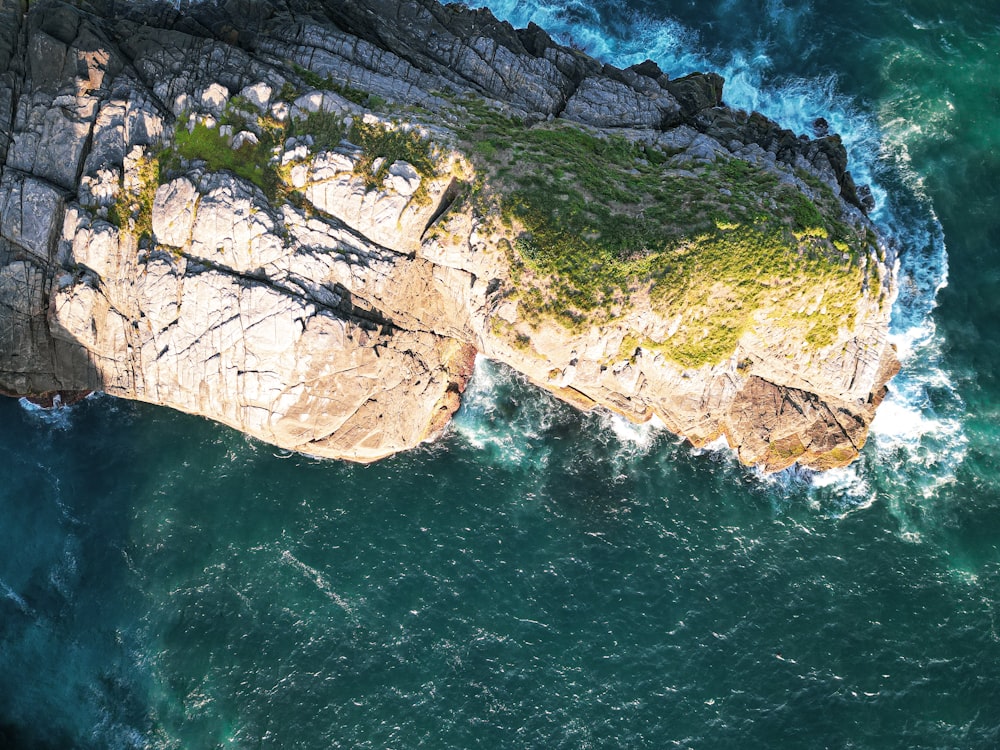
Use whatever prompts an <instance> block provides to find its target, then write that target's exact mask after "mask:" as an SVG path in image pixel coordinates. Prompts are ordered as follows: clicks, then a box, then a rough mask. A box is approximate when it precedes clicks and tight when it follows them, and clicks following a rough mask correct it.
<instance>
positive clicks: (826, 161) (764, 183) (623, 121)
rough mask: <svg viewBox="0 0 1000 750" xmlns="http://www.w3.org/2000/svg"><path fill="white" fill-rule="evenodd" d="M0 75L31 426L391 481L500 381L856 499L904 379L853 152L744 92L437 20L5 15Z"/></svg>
mask: <svg viewBox="0 0 1000 750" xmlns="http://www.w3.org/2000/svg"><path fill="white" fill-rule="evenodd" d="M0 71H2V74H0V389H2V390H3V391H4V392H6V393H10V394H28V395H34V396H43V395H45V394H51V393H53V392H57V391H58V392H81V391H90V390H103V391H106V392H108V393H111V394H114V395H117V396H121V397H124V398H131V399H139V400H143V401H148V402H152V403H157V404H163V405H166V406H170V407H173V408H176V409H180V410H183V411H186V412H191V413H195V414H201V415H204V416H206V417H209V418H211V419H215V420H218V421H220V422H224V423H226V424H228V425H231V426H233V427H235V428H237V429H239V430H243V431H245V432H248V433H250V434H253V435H255V436H257V437H259V438H261V439H263V440H266V441H269V442H271V443H274V444H277V445H280V446H283V447H286V448H290V449H294V450H300V451H305V452H307V453H310V454H315V455H320V456H331V457H337V458H347V459H351V460H356V461H371V460H375V459H378V458H380V457H382V456H386V455H389V454H391V453H394V452H396V451H399V450H404V449H406V448H409V447H412V446H414V445H416V444H418V443H419V442H420V441H422V440H426V439H428V438H432V437H434V436H435V435H437V434H439V433H440V432H441V430H443V429H444V428H445V426H446V425H447V423H448V420H449V418H450V417H451V415H452V414H453V413H454V411H455V410H456V409H457V408H458V405H459V403H460V399H461V394H462V391H463V389H464V387H465V384H466V381H467V380H468V378H469V377H470V375H471V372H472V363H473V360H474V357H475V355H476V353H477V352H478V353H482V354H483V355H485V356H487V357H490V358H493V359H497V360H500V361H503V362H506V363H507V364H509V365H511V366H512V367H514V368H516V369H517V370H519V371H521V372H523V373H525V374H526V375H527V376H528V377H529V378H531V379H532V380H533V381H534V382H536V383H538V384H539V385H540V386H541V387H544V388H547V389H549V390H551V391H552V392H554V393H556V394H557V395H559V396H560V397H562V398H565V399H567V400H569V401H571V402H573V403H575V404H577V405H579V406H581V407H584V408H590V407H593V406H603V407H606V408H609V409H613V410H615V411H617V412H620V413H622V414H624V415H626V416H628V417H629V418H631V419H634V420H637V421H642V420H647V419H650V418H652V417H653V415H657V416H658V417H659V418H660V419H662V420H663V422H664V423H665V424H666V425H667V427H669V428H670V429H671V430H673V431H674V432H676V433H678V434H680V435H684V436H686V437H687V438H689V439H690V440H691V441H692V442H694V443H696V444H701V443H705V442H707V441H710V440H713V439H715V438H717V437H719V436H720V435H724V436H725V437H726V438H727V440H728V441H729V444H730V445H731V446H732V447H733V448H734V449H735V450H736V451H737V452H738V454H739V457H740V459H741V460H743V461H745V462H747V463H757V464H762V465H763V466H764V467H765V468H767V469H780V468H783V467H785V466H788V465H790V464H792V463H794V462H796V461H798V462H800V463H802V464H804V465H808V466H813V467H817V468H827V467H832V466H837V465H842V464H844V463H846V462H848V461H850V460H851V459H852V458H853V457H855V456H856V455H857V451H858V449H859V448H860V447H861V446H862V445H863V443H864V441H865V437H866V434H867V430H868V425H869V423H870V421H871V419H872V416H873V414H874V410H875V408H876V406H877V405H878V403H879V401H880V400H881V398H882V397H883V395H884V393H885V383H886V382H887V380H888V379H889V378H890V377H891V376H892V375H893V374H894V372H895V368H896V367H897V365H896V360H895V357H894V355H893V351H892V349H891V347H890V345H889V344H888V343H887V340H886V335H887V328H888V319H889V309H890V307H891V303H892V300H893V298H894V295H895V280H894V277H893V273H892V265H893V261H894V259H893V257H892V253H891V250H890V249H889V248H888V247H887V245H886V244H885V242H884V241H883V240H882V239H881V238H880V237H879V236H878V234H877V233H876V231H875V230H874V228H873V227H872V226H871V224H870V222H869V221H868V219H867V218H866V216H865V206H864V205H863V204H864V201H863V200H862V198H863V197H864V191H863V190H862V191H859V190H858V189H857V188H856V187H855V185H854V183H853V181H852V179H851V176H850V173H849V172H848V171H847V164H846V161H847V160H846V155H845V152H844V149H843V147H842V146H841V144H840V141H839V139H838V138H837V137H836V136H824V137H817V138H815V139H809V138H806V137H804V136H800V137H796V136H795V135H794V134H793V133H791V132H789V131H787V130H783V129H782V128H781V127H780V126H779V125H777V124H776V123H774V122H771V121H769V120H767V119H766V118H764V117H762V116H760V115H759V114H756V113H750V114H748V113H745V112H741V111H737V110H732V109H730V108H727V107H726V106H725V105H724V104H723V100H724V95H723V81H722V79H721V78H719V77H718V76H716V75H714V74H710V73H709V74H693V75H691V76H687V77H684V78H680V79H670V78H668V77H667V76H666V75H664V74H663V73H662V72H661V71H660V70H659V68H657V66H656V65H655V64H654V63H651V62H647V63H644V64H642V65H638V66H635V67H633V68H630V69H627V70H620V69H617V68H614V67H611V66H608V65H603V64H602V63H600V62H599V61H597V60H594V59H593V58H590V57H588V56H586V55H585V54H583V53H581V52H579V51H577V50H574V49H570V48H567V47H563V46H560V45H558V44H556V43H555V42H553V40H552V39H550V38H549V37H548V36H547V35H546V34H545V32H544V31H542V30H541V29H539V28H537V27H530V28H528V29H521V30H515V29H513V28H512V27H510V26H509V25H507V24H505V23H500V22H498V21H497V20H496V19H494V18H493V16H492V15H490V14H489V13H488V12H486V11H470V10H466V9H464V8H459V7H457V6H441V5H438V4H436V3H435V2H433V0H348V1H347V2H337V3H333V2H330V3H326V4H323V3H321V2H315V1H314V0H279V1H278V2H263V1H262V0H230V1H229V2H225V3H219V4H212V5H208V4H205V5H195V6H192V7H191V8H189V9H186V10H185V12H184V13H183V14H181V13H178V12H177V11H176V10H174V9H173V7H172V6H168V5H154V4H149V3H136V2H130V3H120V2H114V1H113V0H106V1H103V2H102V1H101V0H95V1H94V2H87V0H80V2H77V3H75V4H73V5H69V4H65V3H61V2H58V1H57V0H41V1H40V2H37V3H32V4H31V6H30V9H29V8H28V7H26V5H25V4H24V3H23V2H21V0H0ZM859 196H860V198H859Z"/></svg>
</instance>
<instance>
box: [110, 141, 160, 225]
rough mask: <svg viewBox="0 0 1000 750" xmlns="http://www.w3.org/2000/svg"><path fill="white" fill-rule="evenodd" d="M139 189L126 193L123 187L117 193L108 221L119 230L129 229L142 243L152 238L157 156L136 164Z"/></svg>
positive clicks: (158, 162) (157, 182) (157, 167)
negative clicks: (130, 222) (130, 228)
mask: <svg viewBox="0 0 1000 750" xmlns="http://www.w3.org/2000/svg"><path fill="white" fill-rule="evenodd" d="M136 171H137V173H138V177H139V189H138V191H136V192H134V193H133V192H128V191H126V190H125V189H124V187H123V188H122V189H121V190H119V191H118V198H117V199H116V200H115V203H114V205H112V206H110V207H109V208H108V221H110V222H111V223H112V224H114V225H115V226H116V227H118V228H119V229H129V220H130V219H131V220H132V231H133V232H134V234H135V236H136V239H138V240H139V241H142V240H144V239H148V238H151V237H152V236H153V200H154V199H155V197H156V188H158V187H159V185H160V159H159V157H158V156H143V157H141V158H140V159H139V161H138V163H137V164H136Z"/></svg>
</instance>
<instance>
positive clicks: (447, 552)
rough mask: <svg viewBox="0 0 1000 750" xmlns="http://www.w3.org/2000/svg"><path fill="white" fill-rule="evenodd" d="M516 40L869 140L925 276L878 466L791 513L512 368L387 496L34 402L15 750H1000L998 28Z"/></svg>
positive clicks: (3, 713) (400, 471) (883, 200)
mask: <svg viewBox="0 0 1000 750" xmlns="http://www.w3.org/2000/svg"><path fill="white" fill-rule="evenodd" d="M491 7H492V8H493V9H494V11H495V12H497V13H498V15H501V16H502V17H506V18H509V19H510V20H512V21H513V22H514V23H516V24H518V25H523V24H525V23H527V21H529V20H535V21H536V22H538V23H540V24H542V25H543V26H546V27H547V28H549V29H550V30H552V31H554V32H556V33H557V34H560V35H563V38H565V39H567V40H568V39H570V38H571V39H572V41H573V42H574V43H575V44H578V45H581V46H583V47H585V48H586V49H588V50H589V51H590V52H592V53H594V54H597V55H599V56H601V57H603V58H604V59H607V60H609V61H612V62H615V63H618V64H622V65H625V64H630V63H633V62H638V61H641V60H643V59H645V58H646V57H652V58H653V59H656V60H657V61H658V62H659V63H660V64H661V66H662V67H663V68H664V69H665V70H667V71H668V72H670V73H671V74H674V75H678V74H682V73H684V72H687V71H690V70H693V69H706V68H711V69H716V70H720V71H722V72H723V73H724V74H725V76H726V78H727V88H726V96H725V98H726V100H727V101H728V102H729V103H731V104H735V105H738V106H742V107H746V108H757V109H761V110H762V111H764V112H765V113H767V114H769V115H771V116H774V117H776V118H778V119H780V120H781V121H782V122H784V123H786V124H788V125H789V126H791V127H793V128H796V129H798V130H799V131H801V132H808V128H809V124H810V123H811V122H812V120H813V119H814V118H815V117H817V116H824V117H826V118H827V119H828V120H830V121H831V123H833V125H834V127H835V129H837V130H839V131H840V132H841V133H842V134H843V135H844V137H845V141H846V142H847V143H848V145H849V148H850V150H851V155H852V159H853V160H854V161H853V167H854V172H855V174H856V175H857V176H858V177H859V178H860V179H861V181H872V182H873V184H874V187H875V194H876V196H877V198H878V201H879V207H878V210H877V212H876V218H877V219H878V221H879V222H880V223H882V225H883V226H884V227H885V228H886V229H887V230H889V231H891V232H892V233H894V234H895V236H896V237H897V238H898V239H899V240H900V242H901V244H902V247H903V251H904V252H903V256H902V261H901V263H902V265H901V269H900V273H901V279H902V283H901V286H902V289H903V292H902V293H901V295H900V299H899V302H898V304H897V308H896V310H895V314H894V323H893V331H894V339H895V341H896V343H897V345H898V347H899V349H900V353H901V355H902V356H903V358H904V369H903V372H902V373H901V374H900V376H899V377H898V378H897V379H896V380H895V381H894V391H893V393H892V395H891V396H890V398H889V400H888V401H887V402H886V404H884V405H883V407H882V409H881V411H880V415H879V417H878V419H877V422H876V425H875V429H874V431H873V436H872V439H871V440H870V442H869V444H868V446H867V447H866V449H865V451H864V453H863V455H862V457H861V459H860V460H859V461H858V462H857V463H855V464H854V465H852V466H851V467H849V468H848V469H845V470H840V471H836V472H829V473H827V474H823V475H813V474H809V473H804V472H785V473H783V474H780V475H777V476H773V477H763V476H761V475H759V474H757V473H755V472H754V471H753V470H750V469H745V468H743V467H740V466H738V465H736V464H735V463H734V461H733V460H732V458H731V457H730V456H729V455H728V454H727V453H726V452H725V451H696V450H693V449H691V448H690V447H688V446H685V445H684V444H681V443H679V442H678V441H677V440H676V439H675V438H673V437H671V436H670V435H667V434H664V433H657V432H655V431H651V430H649V429H637V428H635V427H633V426H630V425H626V424H624V423H621V422H619V421H617V420H615V419H612V418H610V417H608V416H604V415H600V414H589V415H585V414H580V413H577V412H575V411H573V410H572V409H570V408H568V407H566V406H564V405H561V404H559V403H557V402H554V401H553V400H551V399H550V398H549V397H547V396H546V395H545V394H542V393H539V392H537V391H535V390H534V389H533V388H531V387H530V386H528V385H525V384H524V383H522V382H521V381H520V380H519V379H518V378H517V377H515V376H513V375H512V374H511V373H510V372H508V371H506V370H504V369H502V368H500V367H497V366H494V365H491V364H490V363H487V362H481V363H480V365H479V368H478V371H477V375H476V378H475V380H474V383H473V385H472V387H471V391H470V392H469V393H468V394H467V399H466V403H465V405H464V407H463V409H462V410H461V412H460V413H459V415H458V418H457V419H456V422H455V424H454V427H453V429H452V430H451V431H450V433H449V435H448V436H447V437H446V438H445V439H444V440H442V441H440V442H439V443H437V444H435V445H433V446H427V447H423V448H421V449H419V450H417V451H414V452H412V453H410V454H406V455H401V456H397V457H394V458H392V459H389V460H386V461H383V462H380V463H378V464H376V465H373V466H369V467H359V466H354V465H348V464H341V463H335V462H321V461H315V460H312V459H309V458H305V457H301V456H296V455H292V456H287V455H285V454H284V452H282V451H278V450H276V449H273V448H271V447H270V446H266V445H263V444H260V443H258V442H255V441H252V440H248V439H246V438H244V437H243V436H241V435H239V434H236V433H234V432H232V431H230V430H228V429H226V428H224V427H221V426H218V425H215V424H212V423H209V422H206V421H204V420H200V419H196V418H192V417H187V416H184V415H180V414H176V413H173V412H169V411H166V410H162V409H156V408H153V407H148V406H144V405H138V404H129V403H124V402H119V401H115V400H113V399H110V398H107V397H96V398H92V399H89V400H88V401H86V402H84V403H82V404H80V405H78V406H75V407H72V408H71V409H68V410H64V411H62V412H57V413H43V412H38V411H35V410H32V409H29V408H27V407H25V406H23V405H21V404H19V403H18V402H16V401H12V400H0V446H2V449H3V453H2V455H3V457H4V466H5V467H6V472H5V473H4V475H3V478H4V479H5V481H4V482H3V483H2V484H0V748H5V747H26V748H27V747H33V748H66V747H76V748H140V747H141V748H145V747H153V748H230V747H234V748H336V747H345V748H346V747H350V748H355V747H357V748H390V747H391V748H416V747H427V748H472V747H484V748H497V747H511V748H522V747H537V748H605V747H608V748H623V747H628V748H633V747H634V748H642V747H649V748H668V747H692V748H720V747H738V748H752V747H808V748H813V747H831V748H849V747H850V748H883V747H899V748H903V747H907V748H911V747H935V748H994V747H998V746H1000V630H998V629H1000V612H998V608H1000V548H998V540H1000V478H998V471H1000V461H998V458H1000V455H998V454H1000V447H998V418H997V417H998V395H1000V382H998V381H997V378H998V373H1000V367H998V365H1000V346H998V344H1000V340H998V339H1000V328H998V326H997V321H998V313H1000V310H998V303H997V282H998V280H1000V261H998V259H997V254H996V249H997V247H998V246H1000V190H998V189H997V178H998V175H1000V7H998V6H997V4H996V3H995V1H994V0H989V1H988V0H974V1H973V2H967V3H964V4H962V5H961V6H959V7H956V6H955V5H954V4H946V3H944V2H942V0H908V1H906V2H899V1H897V2H892V3H889V2H874V1H873V0H851V1H849V2H840V3H834V2H831V1H830V0H812V2H802V1H799V0H797V1H793V2H785V3H782V2H777V1H776V0H775V1H772V2H754V1H753V0H727V1H725V2H717V3H712V4H706V3H694V2H648V1H644V0H631V2H629V3H623V2H607V0H599V1H597V2H594V1H593V0H589V1H588V2H571V3H562V2H560V3H556V2H549V0H528V1H527V2H525V1H523V0H522V1H520V2H516V3H515V2H505V1H500V0H492V2H491Z"/></svg>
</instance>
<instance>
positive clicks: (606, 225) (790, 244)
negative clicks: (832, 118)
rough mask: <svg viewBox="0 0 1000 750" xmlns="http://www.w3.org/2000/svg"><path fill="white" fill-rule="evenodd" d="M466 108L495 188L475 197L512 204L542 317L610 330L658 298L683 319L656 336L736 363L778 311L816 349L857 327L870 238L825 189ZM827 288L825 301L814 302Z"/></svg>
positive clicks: (532, 309)
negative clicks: (808, 190) (758, 322)
mask: <svg viewBox="0 0 1000 750" xmlns="http://www.w3.org/2000/svg"><path fill="white" fill-rule="evenodd" d="M462 106H463V108H464V109H465V114H464V115H463V116H464V119H465V122H466V123H467V124H466V125H464V126H463V128H462V131H461V134H460V135H461V138H462V139H463V141H464V146H465V149H466V151H467V153H468V154H469V155H470V158H471V159H472V160H473V162H474V164H475V165H476V167H477V171H478V172H479V173H480V175H482V176H483V177H484V181H485V184H486V185H487V186H489V187H488V188H486V189H483V188H480V189H479V190H478V191H476V192H474V193H473V198H475V199H477V200H480V201H482V202H483V206H481V208H483V209H484V210H488V208H487V206H486V204H488V203H489V202H490V201H494V202H495V205H498V206H499V212H500V215H501V217H502V219H503V221H504V222H505V223H506V224H507V225H508V226H509V227H510V229H511V231H512V232H514V233H515V235H516V237H517V239H516V241H515V242H514V250H515V251H516V252H514V253H512V254H511V256H510V257H512V261H513V263H514V265H515V266H519V267H520V269H521V270H520V271H519V270H518V269H517V268H515V277H518V276H519V274H520V273H521V272H522V271H524V270H527V271H530V272H531V277H532V278H533V280H534V281H535V285H534V286H533V287H532V286H529V285H524V284H522V285H521V289H522V290H521V292H520V298H519V303H520V306H521V310H522V312H523V313H524V314H525V315H526V317H527V318H528V319H529V320H535V321H536V322H537V321H538V320H539V319H541V318H543V317H546V318H551V319H555V320H557V321H559V322H561V323H562V324H564V325H566V326H567V327H570V328H580V327H582V326H584V325H594V324H598V325H599V324H601V323H603V322H607V321H609V320H612V319H614V318H615V317H617V316H619V315H621V314H623V313H624V312H625V311H626V310H627V308H628V306H629V305H632V304H635V303H636V302H637V301H644V300H647V299H648V302H649V303H650V304H651V305H652V306H653V308H654V309H655V310H656V311H657V312H658V313H660V314H661V315H662V316H664V317H667V318H670V317H675V316H678V315H679V316H681V319H680V320H679V321H678V322H677V325H676V329H675V330H674V332H673V335H671V336H669V337H668V338H666V339H665V340H664V341H662V342H651V341H646V342H643V343H642V345H643V346H644V347H646V348H654V349H656V350H658V351H662V352H663V353H664V354H666V355H667V356H669V357H670V358H671V359H673V360H674V361H676V362H678V363H679V364H681V365H683V366H685V367H698V366H701V365H704V364H714V363H717V362H720V361H722V360H724V359H725V358H726V357H728V356H730V355H731V354H732V353H733V351H734V350H735V347H736V344H737V341H738V340H739V338H740V336H742V335H743V333H744V332H745V331H746V330H747V328H748V327H749V326H751V325H752V324H753V322H754V320H755V316H761V315H763V316H767V315H768V314H769V313H771V312H772V311H785V312H783V313H782V315H783V318H782V319H781V320H780V321H779V322H780V323H782V324H783V325H787V326H789V327H794V328H797V329H798V330H799V331H800V332H801V333H803V334H804V335H805V337H806V340H807V341H808V342H809V343H810V344H813V345H815V346H823V345H826V344H829V343H831V342H832V341H833V340H834V338H835V336H836V333H837V330H838V328H839V327H840V326H848V327H849V326H851V325H853V322H854V309H855V303H856V301H857V298H858V296H859V295H860V293H861V290H862V283H863V274H862V272H861V267H860V263H859V262H858V258H859V257H860V256H861V255H862V254H863V251H864V250H865V249H866V248H867V244H868V241H869V240H868V238H867V237H866V236H865V235H864V234H859V233H858V232H857V231H855V230H854V229H853V228H851V227H850V226H849V225H847V224H846V223H844V222H843V221H842V220H841V219H840V203H839V201H838V200H837V198H836V196H834V195H833V192H832V191H831V190H830V189H829V188H828V187H827V186H826V185H824V184H823V183H821V182H819V181H817V182H819V185H812V187H813V189H814V192H815V193H816V194H817V195H819V196H820V197H819V198H818V199H817V200H815V201H814V200H811V199H810V198H809V197H808V196H806V195H805V194H803V193H802V192H801V191H799V190H798V189H797V188H796V187H795V186H793V185H788V184H785V183H784V182H782V181H780V180H779V179H778V177H777V176H776V175H774V174H772V173H770V172H768V171H765V170H762V169H759V168H756V167H754V166H753V165H751V164H750V163H748V162H745V161H741V160H738V159H722V158H720V159H717V160H716V161H715V162H712V163H708V164H697V165H695V164H692V165H690V166H686V165H682V166H681V167H680V168H671V163H670V159H671V157H673V156H674V155H675V154H673V153H665V152H663V151H661V150H659V149H657V148H654V147H650V146H643V145H641V144H636V143H634V142H631V141H628V140H626V139H624V138H619V137H614V136H612V137H602V136H600V135H599V134H596V133H593V132H590V131H588V130H586V129H584V128H583V127H581V126H576V125H573V124H568V123H562V122H552V123H543V124H540V125H536V126H534V127H525V126H524V125H523V124H522V123H521V122H519V121H517V120H515V119H511V118H507V117H505V116H503V115H502V114H501V113H499V112H496V111H494V110H492V109H489V108H488V107H486V106H485V105H483V104H482V103H480V102H477V101H475V100H472V101H468V102H466V101H463V102H462ZM824 190H825V192H823V191H824ZM845 256H846V257H845ZM516 282H517V279H515V283H516ZM816 290H822V291H823V297H822V299H821V300H820V301H819V302H818V303H816V302H815V301H813V302H808V301H807V299H806V298H807V297H808V296H809V294H810V293H811V292H815V291H816ZM813 297H815V295H813ZM626 348H628V347H626ZM625 355H626V356H629V355H631V351H629V352H626V353H625Z"/></svg>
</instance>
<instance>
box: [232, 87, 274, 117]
mask: <svg viewBox="0 0 1000 750" xmlns="http://www.w3.org/2000/svg"><path fill="white" fill-rule="evenodd" d="M273 93H274V89H273V88H271V87H270V86H268V85H267V84H266V83H264V82H263V81H261V82H260V83H255V84H253V85H251V86H246V87H244V88H243V89H242V90H241V91H240V96H242V97H243V98H244V99H246V100H247V101H248V102H250V103H251V104H252V105H253V106H255V107H256V108H257V109H258V111H260V112H266V111H267V107H268V105H269V104H270V103H271V95H272V94H273Z"/></svg>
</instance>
